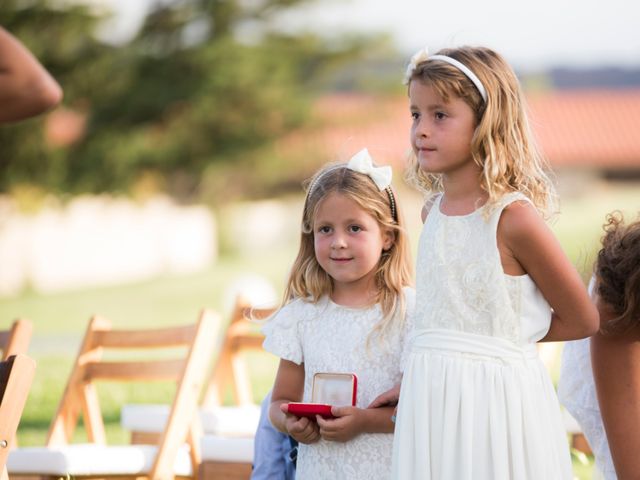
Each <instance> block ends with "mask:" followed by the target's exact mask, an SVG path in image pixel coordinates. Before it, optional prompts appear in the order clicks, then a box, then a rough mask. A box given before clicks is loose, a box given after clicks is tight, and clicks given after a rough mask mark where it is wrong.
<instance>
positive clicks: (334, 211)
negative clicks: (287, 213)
mask: <svg viewBox="0 0 640 480" xmlns="http://www.w3.org/2000/svg"><path fill="white" fill-rule="evenodd" d="M313 238H314V248H315V254H316V258H317V260H318V263H319V264H320V266H321V267H322V268H323V270H324V271H325V272H327V273H328V274H329V275H330V276H331V278H333V281H334V282H333V283H334V293H336V294H339V293H342V292H343V291H346V290H347V289H352V288H354V287H356V288H357V287H363V289H365V290H366V289H368V288H369V287H370V284H369V283H368V282H369V281H370V280H372V279H373V276H374V274H375V270H376V267H377V265H378V261H379V260H380V255H381V253H382V251H383V250H386V249H388V248H390V247H391V245H392V243H393V232H391V231H389V230H386V229H385V230H382V229H381V228H380V225H379V223H378V221H377V220H376V219H375V218H374V217H373V216H371V215H370V214H368V213H367V212H366V211H364V210H363V209H362V208H360V206H358V204H357V203H356V202H354V201H353V200H351V199H350V198H348V197H347V196H345V195H343V194H340V193H331V194H329V195H328V196H327V197H326V198H325V199H324V200H322V201H321V202H320V204H319V205H318V209H317V211H316V216H315V219H314V223H313ZM341 289H342V290H341Z"/></svg>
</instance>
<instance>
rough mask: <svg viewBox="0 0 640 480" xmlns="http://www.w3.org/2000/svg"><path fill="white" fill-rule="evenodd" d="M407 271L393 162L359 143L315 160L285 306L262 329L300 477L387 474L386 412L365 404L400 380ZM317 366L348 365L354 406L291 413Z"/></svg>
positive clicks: (274, 413)
mask: <svg viewBox="0 0 640 480" xmlns="http://www.w3.org/2000/svg"><path fill="white" fill-rule="evenodd" d="M411 276H412V275H411V262H410V258H409V248H408V245H407V239H406V232H405V227H404V221H403V219H402V214H401V212H400V210H399V205H398V203H397V201H396V197H395V193H394V192H393V190H392V188H391V167H388V166H387V167H375V166H373V164H372V161H371V158H370V157H369V155H368V153H367V151H366V150H363V151H361V152H360V153H358V154H357V155H356V156H355V157H353V158H352V159H351V160H350V161H349V163H348V164H337V165H332V166H328V167H325V168H323V169H321V170H320V171H319V172H318V173H317V174H316V175H315V176H314V177H313V179H312V180H311V183H310V186H309V188H308V190H307V198H306V200H305V205H304V210H303V215H302V232H301V238H300V248H299V251H298V256H297V258H296V260H295V262H294V264H293V267H292V268H291V273H290V275H289V280H288V282H287V287H286V291H285V302H284V305H283V306H282V307H281V308H280V309H279V311H278V312H277V313H276V314H275V315H274V316H273V317H272V318H271V319H270V320H269V321H268V323H267V324H266V325H265V326H264V328H263V331H264V333H265V335H266V339H265V342H264V348H265V349H266V350H268V351H270V352H272V353H274V354H276V355H278V356H279V357H280V365H279V368H278V373H277V376H276V380H275V384H274V387H273V393H272V404H271V408H270V418H271V422H272V423H273V425H274V426H275V427H276V428H277V429H278V430H280V431H282V432H284V433H287V434H288V435H291V436H292V437H293V438H295V439H296V440H297V441H298V442H300V444H299V447H298V459H297V466H296V477H297V478H301V479H305V480H313V479H347V478H348V479H354V480H356V479H363V480H374V479H387V478H389V475H390V469H391V448H392V443H393V423H392V421H391V419H390V417H391V415H392V411H391V410H390V408H386V409H365V408H364V407H366V406H367V405H368V404H369V403H370V402H371V400H372V399H373V398H374V397H375V396H376V395H378V394H380V393H381V392H383V391H385V390H388V389H389V388H391V387H392V386H393V385H394V384H396V383H398V382H399V380H400V377H401V374H402V372H401V365H402V360H403V359H402V352H403V350H404V344H405V339H406V337H407V334H408V331H409V329H410V326H409V322H408V321H407V320H406V319H407V318H408V317H409V316H410V312H411V311H412V310H413V305H414V302H415V297H414V291H413V289H411V288H410V287H409V285H410V282H411ZM316 373H347V374H355V376H356V377H357V399H356V403H355V406H354V407H351V406H341V407H335V406H334V407H333V408H332V412H331V413H332V415H333V416H334V417H335V418H332V419H329V418H322V417H320V416H317V417H315V418H313V419H310V418H307V417H298V416H295V415H293V414H291V413H288V411H289V408H288V404H289V403H290V402H301V401H305V402H310V401H311V393H312V381H313V378H314V375H315V374H316Z"/></svg>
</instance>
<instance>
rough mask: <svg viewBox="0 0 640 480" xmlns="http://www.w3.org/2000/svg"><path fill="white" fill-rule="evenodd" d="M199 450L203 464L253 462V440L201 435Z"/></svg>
mask: <svg viewBox="0 0 640 480" xmlns="http://www.w3.org/2000/svg"><path fill="white" fill-rule="evenodd" d="M200 449H201V450H202V461H203V462H206V461H218V462H232V463H233V462H241V463H252V462H253V438H244V437H222V436H219V435H211V434H208V435H203V436H202V440H201V442H200Z"/></svg>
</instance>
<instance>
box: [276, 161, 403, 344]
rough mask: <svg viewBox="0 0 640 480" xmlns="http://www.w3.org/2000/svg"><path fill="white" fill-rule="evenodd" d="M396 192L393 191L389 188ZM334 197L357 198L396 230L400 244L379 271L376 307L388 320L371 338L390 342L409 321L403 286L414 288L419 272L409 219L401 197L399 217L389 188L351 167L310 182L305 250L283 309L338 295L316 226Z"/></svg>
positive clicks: (335, 168)
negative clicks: (320, 256)
mask: <svg viewBox="0 0 640 480" xmlns="http://www.w3.org/2000/svg"><path fill="white" fill-rule="evenodd" d="M389 188H390V187H389ZM331 193H339V194H341V195H344V196H345V197H347V198H349V199H351V200H353V201H354V202H355V203H356V204H357V205H358V206H359V207H360V208H362V209H363V210H364V211H365V212H366V213H368V214H369V215H371V216H372V217H373V218H374V219H376V221H377V222H378V224H379V226H380V228H381V229H382V230H385V229H386V230H390V231H391V232H392V233H393V236H394V241H393V244H392V246H391V248H389V250H387V251H385V252H383V253H382V255H381V256H380V260H379V262H378V266H377V270H376V272H375V282H376V286H377V290H378V292H377V297H376V303H379V304H380V307H381V309H382V313H383V317H382V319H381V320H380V322H378V324H376V325H375V326H374V328H373V330H372V332H371V334H370V335H369V339H371V338H373V336H377V337H378V338H379V339H384V337H385V336H386V334H387V333H388V332H389V331H391V330H392V329H394V328H395V327H396V326H397V325H396V324H397V323H399V322H401V321H402V320H403V319H404V314H405V302H404V295H403V293H402V288H403V287H405V286H408V285H411V279H412V277H413V270H412V264H411V254H410V249H409V242H408V239H407V233H406V229H405V224H404V219H403V215H402V211H401V210H400V206H399V204H398V202H397V197H396V196H395V193H393V196H394V203H395V218H394V216H393V215H392V210H391V199H390V198H389V194H388V193H387V191H386V190H382V191H381V190H379V189H378V187H377V186H376V184H375V183H374V182H373V180H372V179H371V178H370V177H369V176H368V175H366V174H363V173H358V172H355V171H353V170H350V169H349V168H347V165H346V164H333V165H328V166H326V167H324V168H322V169H321V170H320V171H318V172H317V173H316V174H315V175H314V176H313V177H312V178H311V179H310V181H309V182H308V187H307V197H306V199H305V203H304V209H303V214H302V228H301V232H300V248H299V250H298V255H297V257H296V259H295V261H294V262H293V266H292V267H291V271H290V273H289V278H288V280H287V285H286V288H285V292H284V299H283V305H285V304H287V303H289V302H291V301H293V300H294V299H296V298H302V299H305V300H306V301H311V302H313V303H315V302H317V301H318V300H319V299H320V298H321V297H323V296H324V295H331V293H332V292H333V280H332V278H331V276H330V275H329V274H328V273H327V272H325V271H324V270H323V269H322V267H321V266H320V264H319V263H318V260H317V259H316V255H315V248H314V232H313V222H314V218H315V216H316V213H317V211H318V208H319V205H320V203H321V202H322V201H323V200H324V199H325V198H326V197H327V196H328V195H329V194H331Z"/></svg>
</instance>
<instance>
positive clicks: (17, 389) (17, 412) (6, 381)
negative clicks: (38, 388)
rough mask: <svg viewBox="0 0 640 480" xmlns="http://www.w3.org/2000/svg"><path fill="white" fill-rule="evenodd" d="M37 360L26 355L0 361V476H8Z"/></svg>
mask: <svg viewBox="0 0 640 480" xmlns="http://www.w3.org/2000/svg"><path fill="white" fill-rule="evenodd" d="M35 369H36V362H34V361H33V360H32V359H31V358H29V357H27V356H26V355H23V354H18V355H12V356H10V357H9V358H8V359H6V360H3V361H1V362H0V479H3V480H4V479H7V478H8V477H7V471H6V468H5V464H6V462H7V457H8V456H9V450H10V449H11V448H12V447H13V445H14V442H15V435H16V430H17V429H18V424H19V423H20V416H21V415H22V410H23V409H24V404H25V403H26V401H27V397H28V396H29V389H30V388H31V382H32V381H33V375H34V372H35Z"/></svg>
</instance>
